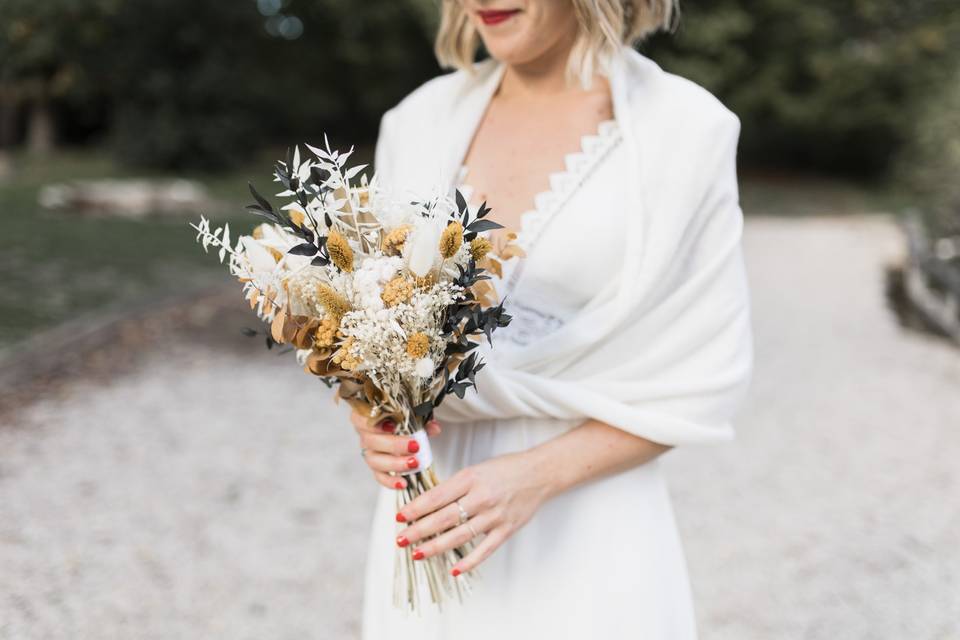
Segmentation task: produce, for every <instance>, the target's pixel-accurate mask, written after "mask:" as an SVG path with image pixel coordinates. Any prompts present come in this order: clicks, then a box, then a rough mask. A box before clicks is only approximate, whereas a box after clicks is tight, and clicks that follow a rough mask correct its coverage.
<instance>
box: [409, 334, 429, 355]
mask: <svg viewBox="0 0 960 640" xmlns="http://www.w3.org/2000/svg"><path fill="white" fill-rule="evenodd" d="M429 350H430V338H429V337H427V334H425V333H420V332H419V331H418V332H417V333H415V334H413V335H412V336H410V339H409V340H407V355H408V356H410V357H411V358H422V357H423V356H425V355H427V351H429Z"/></svg>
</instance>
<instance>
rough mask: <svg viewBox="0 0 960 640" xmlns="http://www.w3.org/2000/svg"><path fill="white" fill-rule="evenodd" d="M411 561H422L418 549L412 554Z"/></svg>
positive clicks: (421, 555) (420, 552) (421, 552)
mask: <svg viewBox="0 0 960 640" xmlns="http://www.w3.org/2000/svg"><path fill="white" fill-rule="evenodd" d="M413 559H414V560H423V551H420V549H417V550H416V551H414V552H413Z"/></svg>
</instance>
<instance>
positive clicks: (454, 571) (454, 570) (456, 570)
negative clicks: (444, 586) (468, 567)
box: [450, 567, 460, 578]
mask: <svg viewBox="0 0 960 640" xmlns="http://www.w3.org/2000/svg"><path fill="white" fill-rule="evenodd" d="M450 573H451V574H453V577H454V578H456V577H457V576H458V575H460V569H457V568H456V567H454V568H453V571H451V572H450Z"/></svg>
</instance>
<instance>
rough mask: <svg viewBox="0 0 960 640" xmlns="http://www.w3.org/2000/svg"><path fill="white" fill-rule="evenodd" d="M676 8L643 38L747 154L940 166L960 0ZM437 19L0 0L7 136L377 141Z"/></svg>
mask: <svg viewBox="0 0 960 640" xmlns="http://www.w3.org/2000/svg"><path fill="white" fill-rule="evenodd" d="M681 4H682V7H683V18H682V20H681V23H680V26H679V28H678V29H677V31H676V33H674V34H664V35H660V36H657V37H655V38H654V39H652V40H651V41H650V42H649V43H647V44H645V45H644V47H643V50H644V51H645V52H646V53H647V54H649V55H650V56H651V57H653V58H654V59H656V60H657V61H658V62H660V63H661V64H662V65H663V66H664V67H665V68H667V69H668V70H671V71H674V72H676V73H679V74H681V75H685V76H687V77H690V78H691V79H693V80H694V81H696V82H698V83H701V84H703V85H704V86H706V87H707V88H708V89H710V90H711V91H713V92H714V93H716V94H717V95H718V96H719V97H720V98H721V99H722V100H724V101H725V102H726V103H727V104H728V105H729V106H730V107H731V108H732V109H733V110H734V111H736V112H737V113H738V114H739V115H740V116H741V119H742V120H743V122H744V129H743V138H742V147H741V157H742V158H743V161H744V163H745V164H747V165H751V166H759V167H764V168H779V169H790V170H803V171H812V172H820V173H830V174H831V175H847V176H868V177H879V176H884V175H886V172H887V171H888V169H889V168H890V167H891V166H892V165H894V164H895V158H896V157H897V155H898V154H899V153H900V152H901V151H903V150H904V148H905V147H909V149H910V150H909V153H910V154H911V157H912V158H914V162H915V163H925V162H940V161H941V160H942V159H943V158H944V157H945V156H944V153H945V152H944V151H943V150H940V149H937V148H936V147H938V145H939V142H940V141H942V140H944V139H954V140H955V139H956V138H957V137H958V135H960V134H958V132H957V131H956V126H955V123H953V122H950V121H948V120H949V114H946V115H937V114H938V111H937V110H938V109H941V111H942V108H940V107H939V104H940V103H941V102H942V101H943V100H945V99H947V97H946V96H945V95H944V94H948V95H949V94H950V91H951V87H952V86H953V85H955V84H956V82H957V75H956V73H957V71H956V70H957V69H958V67H960V65H958V54H957V53H956V52H957V51H958V49H960V36H958V33H960V3H957V2H956V1H955V0H851V1H850V2H835V1H832V0H808V1H807V2H796V1H795V0H684V1H683V2H682V3H681ZM285 18H295V19H296V21H298V23H299V32H298V33H294V34H292V35H293V36H294V37H289V36H290V35H291V34H290V33H283V32H282V29H280V30H279V31H278V28H277V26H276V24H277V22H276V21H277V20H280V19H285ZM435 19H436V0H391V1H389V2H388V1H385V0H381V1H376V2H374V1H369V2H346V1H344V0H235V1H233V2H217V1H216V0H127V1H121V0H44V1H43V2H35V1H33V0H4V1H3V2H2V3H0V145H3V144H6V145H7V146H10V145H11V144H14V143H18V142H27V143H28V144H29V145H30V146H33V147H37V148H43V147H45V146H49V145H50V144H52V141H55V140H59V141H61V142H66V143H80V142H89V141H96V140H103V141H109V142H110V144H111V147H112V148H113V149H114V151H115V153H116V155H117V157H118V158H120V159H121V160H122V161H123V162H124V163H128V164H133V165H143V166H153V167H166V168H178V169H179V168H185V167H190V166H199V167H203V168H224V167H228V166H231V165H235V164H236V163H238V162H242V161H244V160H245V159H246V158H248V157H249V156H250V155H251V154H252V153H254V152H255V151H256V150H257V149H259V148H261V147H263V146H264V145H267V144H270V143H274V144H281V145H284V144H289V143H290V142H293V141H299V140H304V139H316V137H317V136H319V135H320V134H321V133H323V132H329V133H331V134H332V135H334V136H335V137H336V136H342V137H344V138H345V139H349V140H350V141H359V142H372V141H373V138H374V137H375V135H376V128H377V123H378V120H379V116H380V114H381V113H382V112H383V111H384V110H385V109H386V108H388V107H390V106H392V105H393V104H395V103H396V101H397V100H399V99H400V98H401V97H402V96H403V95H404V94H406V93H407V92H408V91H410V90H411V89H412V88H413V87H415V86H417V85H418V84H419V83H421V82H423V81H424V80H425V79H427V78H429V77H432V76H433V75H436V74H437V73H439V71H440V70H439V69H438V68H437V65H436V63H435V61H434V59H433V56H432V53H431V36H432V32H433V30H434V28H435V21H436V20H435ZM296 36H299V37H296ZM918 118H919V119H922V120H926V119H931V120H935V121H937V122H939V123H940V124H937V125H934V124H932V123H931V125H930V126H932V127H933V126H936V127H939V128H938V129H937V131H938V133H937V134H929V135H927V134H922V135H921V134H918V133H917V131H918V129H917V125H916V124H915V121H916V120H917V119H918ZM921 138H922V139H923V140H926V142H925V143H923V142H920V139H921ZM908 143H909V144H908ZM919 144H926V145H927V146H928V147H934V148H931V149H927V150H925V151H924V150H920V149H917V148H916V147H917V146H918V145H919ZM947 155H949V154H947ZM935 158H936V160H935ZM934 173H935V172H932V173H931V174H930V180H933V181H943V180H944V178H943V177H937V178H934ZM896 175H903V176H909V178H910V180H911V184H915V185H917V186H918V187H919V188H922V189H924V190H930V189H937V188H939V187H938V185H936V184H932V183H931V182H930V180H927V181H924V180H921V179H917V176H916V172H899V173H897V174H896Z"/></svg>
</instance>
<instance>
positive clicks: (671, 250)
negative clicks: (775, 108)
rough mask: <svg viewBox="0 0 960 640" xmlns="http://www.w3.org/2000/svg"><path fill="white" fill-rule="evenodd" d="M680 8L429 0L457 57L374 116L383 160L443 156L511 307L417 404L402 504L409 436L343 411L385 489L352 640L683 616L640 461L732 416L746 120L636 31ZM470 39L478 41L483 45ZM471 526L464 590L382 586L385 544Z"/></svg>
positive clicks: (637, 3)
mask: <svg viewBox="0 0 960 640" xmlns="http://www.w3.org/2000/svg"><path fill="white" fill-rule="evenodd" d="M674 13H675V7H674V6H673V2H672V0H443V2H442V19H441V24H440V29H439V33H438V35H437V40H436V52H437V56H438V58H439V60H440V62H441V63H442V64H444V65H446V66H451V67H455V68H456V69H457V70H456V71H454V72H453V73H450V74H446V75H443V76H440V77H438V78H435V79H433V80H431V81H429V82H427V83H425V84H424V85H423V86H421V87H419V88H418V89H416V90H415V91H413V92H412V93H411V94H410V95H408V96H407V97H406V98H405V99H404V100H403V101H401V102H400V104H398V105H397V106H396V107H394V108H393V109H391V110H389V111H388V112H387V113H386V114H385V115H384V116H383V120H382V122H381V128H380V136H379V140H378V143H377V149H376V169H377V173H378V176H380V179H382V180H384V181H386V182H389V183H396V184H397V185H402V186H404V187H409V188H411V189H414V190H417V189H428V188H430V186H431V185H435V184H436V181H437V177H438V176H444V178H445V180H446V182H447V184H448V185H449V187H450V188H451V190H452V189H453V188H454V187H457V188H459V189H460V191H461V192H462V193H464V195H465V197H466V198H467V199H468V201H469V203H470V205H471V206H477V205H478V204H480V203H481V202H484V201H486V202H487V203H488V204H489V205H490V206H491V207H492V210H493V213H491V214H490V218H491V219H493V220H495V221H497V222H500V223H501V224H502V225H504V227H505V229H498V230H496V231H491V232H485V235H487V237H488V239H489V240H490V241H491V244H492V245H493V247H494V252H495V255H496V256H498V257H499V258H500V259H501V261H502V265H503V269H502V272H501V273H499V274H496V276H495V277H494V279H493V281H492V282H493V284H494V287H495V289H496V290H497V294H498V295H499V297H501V298H506V303H505V307H506V310H507V312H508V313H510V314H511V315H512V316H513V318H514V319H513V322H512V323H511V324H510V325H509V326H508V327H506V328H504V329H501V330H500V331H498V332H497V333H496V335H495V339H494V341H493V342H494V344H493V348H489V346H488V345H487V344H486V342H485V341H484V344H483V345H482V347H481V348H480V350H481V351H482V355H483V358H484V360H485V361H486V362H487V363H488V366H487V367H486V368H485V369H484V370H483V371H482V372H481V373H480V374H478V376H477V390H476V391H477V392H476V393H473V392H472V391H470V392H468V393H467V395H466V396H465V397H464V398H463V399H458V398H456V397H453V396H450V397H449V398H448V399H447V400H446V401H445V402H444V404H442V405H441V406H440V407H439V408H438V410H437V412H436V414H435V416H434V417H435V420H434V421H432V422H431V423H430V425H429V429H428V431H429V434H430V436H431V443H432V447H431V448H432V450H433V453H434V457H435V460H436V464H437V470H438V473H439V477H440V478H441V479H442V482H441V484H440V485H439V486H438V487H436V488H435V489H433V490H431V491H429V492H428V493H426V494H424V495H423V496H421V497H420V498H418V499H416V500H414V501H413V502H411V503H410V504H408V505H406V506H404V507H403V509H402V510H401V511H400V512H399V513H397V512H396V510H395V504H396V503H395V492H396V490H397V489H399V488H402V487H403V486H404V482H405V481H404V479H403V476H402V475H401V473H402V472H403V471H406V470H407V469H409V468H411V466H415V465H417V464H418V460H417V457H416V456H414V455H413V454H414V453H416V452H417V450H418V445H417V443H415V442H413V441H410V440H409V439H408V438H404V437H402V436H398V435H392V434H391V431H393V430H394V428H395V425H393V424H392V423H389V422H380V423H373V422H369V421H368V420H367V419H366V418H364V417H363V416H361V415H359V414H356V413H355V414H353V416H352V421H353V423H354V426H355V427H356V429H357V431H358V432H359V434H360V438H361V447H362V453H363V454H364V460H365V461H366V463H367V464H368V465H369V466H370V468H371V469H372V470H373V473H374V476H375V478H376V479H377V481H379V482H380V483H381V484H382V485H383V487H384V488H383V489H382V490H381V493H380V496H379V499H378V503H377V508H376V512H375V516H374V522H373V527H372V538H371V541H370V547H369V554H368V558H367V573H366V591H365V605H364V612H363V637H364V638H369V639H371V640H384V639H386V638H391V639H393V640H400V639H402V638H417V639H420V640H424V639H435V640H441V639H443V640H470V639H474V638H476V639H480V638H482V639H484V640H489V639H490V638H523V639H534V638H582V639H593V638H597V639H604V640H613V639H618V638H637V639H640V638H642V639H645V640H658V639H687V638H694V637H695V636H696V630H695V623H694V613H693V607H692V603H691V593H690V588H689V584H688V578H687V569H686V566H685V562H684V557H683V552H682V548H681V544H680V541H679V537H678V534H677V530H676V526H675V523H674V518H673V514H672V511H671V505H670V500H669V496H668V493H667V488H666V486H665V482H664V479H663V476H662V474H661V470H660V468H659V466H658V461H657V458H658V457H659V456H661V455H662V454H663V453H664V452H666V451H668V450H669V449H670V448H671V447H674V446H676V445H683V444H692V443H709V442H721V441H724V440H727V439H729V438H731V437H732V434H733V430H732V425H731V420H732V418H733V416H734V413H735V411H736V410H737V409H738V407H739V405H740V404H741V401H742V399H743V397H744V394H745V392H746V390H747V387H748V386H749V383H750V379H751V376H752V366H753V343H752V334H751V319H750V310H749V308H750V304H749V303H750V297H749V291H748V289H747V283H746V277H745V271H744V265H743V258H742V250H741V243H740V240H741V231H742V225H743V217H742V213H741V210H740V207H739V205H738V196H737V178H736V147H737V140H738V136H739V129H740V127H739V120H738V119H737V118H736V116H735V115H733V114H732V113H731V112H730V111H729V110H727V109H726V108H725V107H723V106H722V105H721V104H720V103H719V102H718V101H717V100H716V99H715V98H713V96H711V95H710V94H709V93H707V92H706V91H705V90H704V89H702V88H700V87H699V86H697V85H695V84H693V83H692V82H690V81H688V80H685V79H683V78H680V77H678V76H675V75H672V74H670V73H667V72H665V71H663V70H661V69H660V68H659V67H658V66H657V65H656V64H654V63H653V62H652V61H650V60H649V59H647V58H646V57H644V56H642V55H641V54H639V53H637V52H636V51H635V50H634V49H633V48H632V44H633V43H634V42H636V41H637V40H639V39H641V38H642V37H644V36H646V35H647V34H649V33H651V32H654V31H656V30H658V29H661V28H665V27H668V26H669V24H670V23H671V21H672V20H673V18H674ZM481 41H482V44H483V45H484V48H485V50H486V51H487V52H489V54H490V55H489V57H488V58H487V59H485V60H484V61H482V62H480V63H474V62H473V60H474V56H475V54H476V52H477V49H478V46H479V45H480V43H481ZM513 234H515V235H513ZM394 528H395V530H396V534H395V535H396V538H391V536H390V535H388V534H387V533H386V532H388V531H391V530H392V529H394ZM436 534H439V536H437V537H433V536H435V535H436ZM468 540H472V541H473V542H474V544H475V549H474V551H473V552H472V553H471V554H470V555H468V556H467V557H465V558H463V559H462V560H460V561H459V562H458V563H457V564H456V565H455V566H454V568H453V570H452V573H453V574H454V575H455V576H456V575H460V574H471V575H472V576H473V579H472V580H471V586H472V592H471V593H470V594H469V595H467V596H466V597H465V599H464V601H463V602H462V603H459V602H456V601H453V602H449V603H444V607H443V609H442V610H439V609H438V608H437V607H435V606H433V605H432V604H431V603H430V601H429V598H428V597H425V598H424V599H423V605H422V607H421V609H422V611H420V612H419V613H408V612H405V611H403V610H401V609H397V608H395V607H394V605H393V602H392V591H393V571H394V557H395V552H396V546H395V545H400V546H407V545H411V547H412V548H413V549H414V558H415V559H422V558H424V557H428V556H431V555H433V554H437V553H440V552H442V551H444V550H447V549H450V548H452V547H454V546H457V545H460V544H463V543H464V542H466V541H468ZM461 579H462V578H461Z"/></svg>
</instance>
